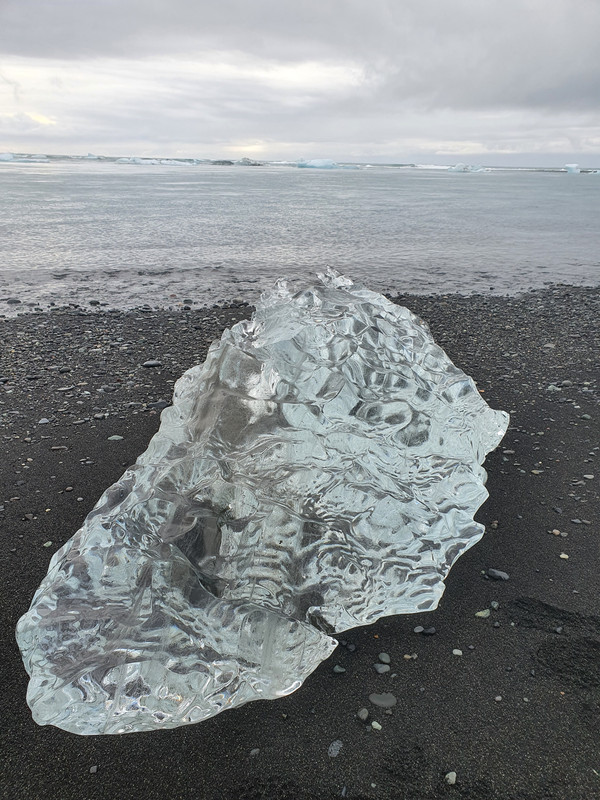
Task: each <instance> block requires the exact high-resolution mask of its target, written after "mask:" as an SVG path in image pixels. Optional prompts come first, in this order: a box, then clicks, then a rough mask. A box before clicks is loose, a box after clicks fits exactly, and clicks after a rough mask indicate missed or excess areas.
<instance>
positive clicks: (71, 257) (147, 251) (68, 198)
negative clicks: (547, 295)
mask: <svg viewBox="0 0 600 800" xmlns="http://www.w3.org/2000/svg"><path fill="white" fill-rule="evenodd" d="M599 221H600V175H590V174H580V175H567V174H565V173H560V172H543V171H525V170H494V171H490V172H478V173H451V172H448V171H446V170H440V169H417V168H413V169H409V168H389V167H387V168H386V167H374V168H372V169H353V170H345V169H336V170H307V169H297V168H294V167H282V166H264V167H242V166H237V165H236V166H212V165H187V166H162V165H158V166H155V165H132V164H115V163H113V162H73V163H70V162H51V163H14V164H11V163H0V313H4V314H10V313H16V312H18V311H23V310H25V309H27V308H28V306H27V304H28V303H29V304H32V305H34V306H35V305H38V306H40V307H42V308H45V307H46V306H47V305H48V304H49V303H55V304H56V305H60V304H63V303H79V304H82V305H87V304H88V303H89V301H90V300H92V301H98V302H100V303H106V304H108V306H110V307H115V308H131V307H136V306H140V305H142V304H148V305H150V306H152V307H176V306H178V305H179V304H181V303H183V302H184V301H188V300H191V301H192V302H193V303H194V304H195V305H196V304H197V305H203V304H212V303H215V302H219V301H221V300H236V299H245V300H249V301H252V300H253V299H255V298H256V297H257V295H258V293H259V292H260V291H262V290H263V289H264V288H266V287H267V286H269V285H271V284H272V283H273V281H274V280H275V279H277V278H279V277H286V278H289V279H290V280H291V281H292V282H297V281H302V280H304V279H306V277H307V276H310V275H311V274H314V273H315V272H318V271H320V270H322V269H324V268H325V267H327V266H331V267H333V268H335V269H337V270H338V271H340V272H342V273H344V274H346V275H348V276H349V277H351V278H353V279H356V280H359V281H361V282H364V283H366V284H367V285H368V286H369V288H372V289H376V290H379V291H390V292H402V293H404V292H408V293H450V292H458V293H463V294H465V293H470V292H493V293H499V294H505V293H514V292H519V291H523V290H527V289H528V288H535V287H540V286H543V285H545V284H548V283H569V284H576V285H598V284H600V222H599ZM9 298H16V299H19V300H21V304H20V305H17V304H9V303H7V300H8V299H9Z"/></svg>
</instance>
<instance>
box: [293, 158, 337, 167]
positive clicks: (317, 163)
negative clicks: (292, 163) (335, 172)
mask: <svg viewBox="0 0 600 800" xmlns="http://www.w3.org/2000/svg"><path fill="white" fill-rule="evenodd" d="M296 166H297V167H302V168H304V169H337V168H338V166H339V165H338V164H337V163H336V162H335V161H332V160H331V159H330V158H311V159H309V160H308V161H305V160H304V159H303V158H301V159H300V160H299V161H298V162H297V163H296Z"/></svg>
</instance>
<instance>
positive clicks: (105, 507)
mask: <svg viewBox="0 0 600 800" xmlns="http://www.w3.org/2000/svg"><path fill="white" fill-rule="evenodd" d="M319 277H320V280H319V282H317V283H316V284H315V285H311V286H308V287H307V288H304V289H302V290H300V291H297V292H294V293H292V292H291V291H290V290H289V289H288V288H287V287H286V285H285V284H284V283H279V284H278V285H277V286H276V288H275V289H274V290H273V291H271V292H270V293H267V294H265V295H263V297H262V299H261V301H260V303H259V304H258V305H257V309H256V312H255V314H254V315H253V317H252V319H251V320H250V321H243V322H240V323H238V324H236V325H234V326H233V327H232V328H231V330H226V331H225V332H224V334H223V336H222V338H221V340H220V341H219V342H215V343H213V345H212V346H211V348H210V350H209V352H208V355H207V358H206V361H205V363H204V364H203V365H199V366H195V367H193V368H192V369H190V370H188V371H187V372H186V373H184V375H183V376H182V377H181V378H180V379H179V380H178V381H177V384H176V386H175V391H174V396H173V405H172V406H170V407H169V408H167V409H165V410H164V411H163V414H162V418H161V426H160V430H159V431H158V433H157V434H156V435H155V436H154V437H153V439H152V440H151V442H150V444H149V446H148V449H147V450H146V452H145V453H144V454H143V455H141V456H140V458H139V459H138V460H137V462H136V464H135V465H134V466H133V467H131V468H130V469H128V470H127V471H126V472H125V473H124V475H123V476H122V478H121V479H120V480H119V481H118V482H117V483H116V484H114V485H113V486H111V487H110V488H109V489H108V490H107V491H106V492H105V493H104V494H103V495H102V497H101V498H100V500H99V501H98V503H97V505H96V506H95V508H94V509H93V510H92V511H91V512H90V514H89V515H88V517H87V519H86V520H85V522H84V524H83V526H82V528H81V529H80V530H79V531H78V532H77V533H76V534H75V535H74V536H73V537H72V538H71V539H70V540H69V541H68V542H67V543H66V544H65V545H64V546H63V547H62V548H61V549H60V550H59V551H58V552H57V553H56V554H55V555H54V557H53V558H52V560H51V562H50V567H49V570H48V574H47V576H46V577H45V579H44V580H43V581H42V584H41V586H40V587H39V589H38V591H37V592H36V594H35V596H34V599H33V602H32V605H31V608H30V610H29V611H28V612H27V613H26V614H25V615H24V616H23V617H22V618H21V620H20V621H19V623H18V626H17V639H18V643H19V646H20V648H21V651H22V654H23V660H24V663H25V667H26V669H27V671H28V673H29V674H30V676H31V680H30V683H29V689H28V693H27V699H28V702H29V705H30V706H31V709H32V712H33V717H34V719H35V720H36V722H38V723H39V724H41V725H45V724H52V725H56V726H58V727H60V728H63V729H65V730H67V731H71V732H73V733H78V734H88V735H89V734H102V733H126V732H133V731H143V730H149V729H155V728H173V727H177V726H179V725H185V724H189V723H195V722H198V721H200V720H203V719H206V718H208V717H210V716H213V715H214V714H217V713H219V712H220V711H223V710H224V709H227V708H233V707H235V706H239V705H241V704H243V703H245V702H247V701H249V700H256V699H260V698H263V699H265V698H276V697H280V696H282V695H286V694H288V693H290V692H293V691H294V690H295V689H297V688H298V687H299V686H300V685H301V684H302V682H303V681H304V680H305V679H306V677H307V676H308V675H309V674H310V673H311V672H312V671H313V670H314V669H315V668H316V667H317V666H318V664H319V663H320V662H321V661H323V660H324V659H326V658H327V657H328V656H329V655H330V654H331V653H332V651H333V650H334V648H335V646H336V644H337V642H336V640H335V639H334V638H333V637H332V635H331V634H333V633H339V632H341V631H344V630H346V629H348V628H351V627H353V626H357V625H364V624H368V623H373V622H375V621H376V620H377V619H379V618H380V617H382V616H384V615H389V614H407V613H412V612H420V611H425V610H428V609H433V608H435V607H436V605H437V603H438V601H439V599H440V597H441V595H442V593H443V590H444V578H445V577H446V575H447V574H448V572H449V570H450V568H451V566H452V564H453V563H454V562H455V561H456V559H457V558H458V557H459V556H460V555H461V554H462V553H463V552H464V551H465V550H467V549H468V548H469V547H471V546H472V545H473V544H475V542H477V541H478V540H479V539H480V537H481V536H482V534H483V527H482V526H481V525H479V524H478V523H475V522H474V521H473V515H474V513H475V511H476V510H477V508H478V507H479V506H480V505H481V503H482V502H483V501H484V500H485V498H486V497H487V492H486V490H485V487H484V481H485V478H486V473H485V471H484V469H483V467H482V466H481V465H482V462H483V460H484V458H485V455H486V453H488V452H489V451H490V450H491V449H493V448H495V447H496V446H497V444H498V443H499V441H500V440H501V438H502V436H503V434H504V432H505V430H506V426H507V422H508V416H507V414H505V413H504V412H502V411H494V410H492V409H490V408H489V407H488V406H487V405H486V403H485V402H484V400H483V399H482V397H481V395H480V394H479V392H478V391H477V388H476V387H475V384H474V383H473V381H472V380H471V378H469V377H468V376H467V375H465V373H464V372H462V371H461V370H460V369H459V368H458V367H456V366H455V365H454V364H452V362H451V361H450V360H449V358H448V357H447V356H446V354H445V353H444V351H443V350H442V349H441V348H440V347H438V346H437V345H436V344H435V343H434V341H433V339H432V337H431V334H430V332H429V330H428V328H427V326H426V325H425V323H423V322H422V321H421V320H419V319H418V318H417V317H415V316H414V315H413V314H412V313H411V312H410V311H409V310H407V309H406V308H402V307H400V306H397V305H394V304H393V303H392V302H390V301H388V300H387V299H386V298H385V297H383V296H381V295H379V294H376V293H375V292H372V291H369V290H367V289H365V288H362V287H360V286H358V285H353V284H352V283H351V282H350V281H349V280H347V279H345V278H343V277H341V276H339V275H337V274H336V273H334V272H332V271H330V272H328V273H327V275H325V276H319Z"/></svg>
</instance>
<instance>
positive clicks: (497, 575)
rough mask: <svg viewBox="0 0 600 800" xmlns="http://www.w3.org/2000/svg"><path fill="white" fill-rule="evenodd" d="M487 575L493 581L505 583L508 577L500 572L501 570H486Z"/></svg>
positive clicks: (506, 573)
mask: <svg viewBox="0 0 600 800" xmlns="http://www.w3.org/2000/svg"><path fill="white" fill-rule="evenodd" d="M487 574H488V576H489V577H490V578H493V580H495V581H507V580H508V579H509V577H510V576H509V574H508V572H502V570H501V569H488V571H487Z"/></svg>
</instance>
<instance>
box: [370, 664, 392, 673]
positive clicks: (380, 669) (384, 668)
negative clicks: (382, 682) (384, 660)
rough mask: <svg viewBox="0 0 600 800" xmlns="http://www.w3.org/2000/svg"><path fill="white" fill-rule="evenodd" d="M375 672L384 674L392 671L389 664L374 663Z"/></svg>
mask: <svg viewBox="0 0 600 800" xmlns="http://www.w3.org/2000/svg"><path fill="white" fill-rule="evenodd" d="M373 667H374V669H375V672H377V673H379V675H383V674H384V673H385V672H389V671H390V665H389V664H373Z"/></svg>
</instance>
